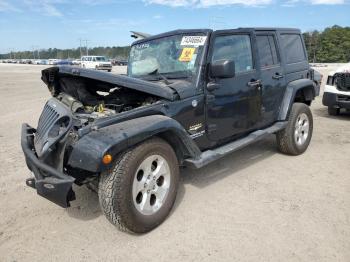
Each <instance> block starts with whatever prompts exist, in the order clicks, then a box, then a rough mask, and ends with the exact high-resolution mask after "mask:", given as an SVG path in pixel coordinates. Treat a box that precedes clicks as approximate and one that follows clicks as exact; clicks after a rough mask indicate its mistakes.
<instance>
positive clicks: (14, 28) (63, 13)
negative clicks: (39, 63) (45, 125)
mask: <svg viewBox="0 0 350 262" xmlns="http://www.w3.org/2000/svg"><path fill="white" fill-rule="evenodd" d="M349 14H350V0H114V1H113V0H76V1H74V0H0V39H1V41H0V53H7V52H9V51H10V50H14V51H19V50H31V49H32V48H33V47H34V48H35V49H36V48H48V47H58V48H71V47H77V46H79V39H86V40H88V45H89V46H118V45H128V44H130V43H131V42H132V39H131V38H130V33H129V31H130V30H135V31H141V32H147V33H151V34H156V33H161V32H165V31H169V30H173V29H178V28H214V29H222V28H236V27H250V26H278V27H297V28H300V29H302V30H303V31H305V30H314V29H318V30H320V29H323V28H325V27H327V26H332V25H334V24H337V25H341V26H350V15H349Z"/></svg>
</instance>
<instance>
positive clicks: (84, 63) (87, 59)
mask: <svg viewBox="0 0 350 262" xmlns="http://www.w3.org/2000/svg"><path fill="white" fill-rule="evenodd" d="M81 67H83V68H90V69H96V70H107V71H108V72H111V71H112V64H111V62H110V61H108V60H107V58H106V57H105V56H83V57H82V58H81Z"/></svg>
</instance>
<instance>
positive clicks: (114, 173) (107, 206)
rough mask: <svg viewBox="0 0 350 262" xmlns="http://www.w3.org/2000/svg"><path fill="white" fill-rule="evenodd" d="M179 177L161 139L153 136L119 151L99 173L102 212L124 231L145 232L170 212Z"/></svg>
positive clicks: (175, 160)
mask: <svg viewBox="0 0 350 262" xmlns="http://www.w3.org/2000/svg"><path fill="white" fill-rule="evenodd" d="M178 180H179V166H178V160H177V157H176V155H175V153H174V150H173V149H172V147H171V146H170V145H169V144H168V143H166V142H165V141H164V140H162V139H160V138H152V139H150V140H148V141H146V142H144V143H142V144H140V145H138V146H136V147H135V148H132V149H130V150H128V151H126V152H124V153H123V154H121V155H120V156H119V158H118V159H117V160H116V162H115V167H114V168H113V170H111V171H110V172H106V173H103V174H101V177H100V182H99V200H100V205H101V208H102V210H103V213H104V214H105V215H106V217H107V218H108V220H109V221H110V222H111V223H112V224H114V225H116V226H118V227H119V229H121V230H123V231H125V230H128V231H131V232H134V233H145V232H148V231H150V230H152V229H153V228H155V227H157V226H158V225H159V224H161V223H162V222H163V221H164V220H165V218H166V217H167V216H168V214H169V213H170V210H171V208H172V206H173V204H174V202H175V198H176V193H177V188H178Z"/></svg>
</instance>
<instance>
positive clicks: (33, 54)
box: [32, 45, 35, 59]
mask: <svg viewBox="0 0 350 262" xmlns="http://www.w3.org/2000/svg"><path fill="white" fill-rule="evenodd" d="M32 50H33V59H35V51H34V46H33V45H32Z"/></svg>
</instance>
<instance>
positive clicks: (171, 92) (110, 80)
mask: <svg viewBox="0 0 350 262" xmlns="http://www.w3.org/2000/svg"><path fill="white" fill-rule="evenodd" d="M65 76H71V77H73V78H77V79H81V78H84V79H89V80H90V79H91V81H96V82H97V83H102V84H103V83H107V84H110V85H114V86H115V87H117V86H119V87H126V88H130V89H134V90H137V91H140V92H144V93H148V94H151V95H154V96H158V97H162V98H165V99H168V100H170V101H174V100H176V99H178V97H179V94H178V93H177V91H176V90H175V89H173V88H171V87H170V86H167V85H163V84H161V83H154V82H149V81H145V80H141V79H137V78H132V77H128V76H124V75H115V74H111V73H107V72H101V71H97V70H91V69H85V68H79V67H72V66H55V67H50V68H47V69H44V70H42V77H41V79H42V80H43V82H44V83H45V84H46V85H47V86H48V88H49V90H50V91H51V92H55V93H59V92H60V89H61V87H60V78H63V77H65ZM53 89H54V91H53ZM102 91H103V90H102Z"/></svg>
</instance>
